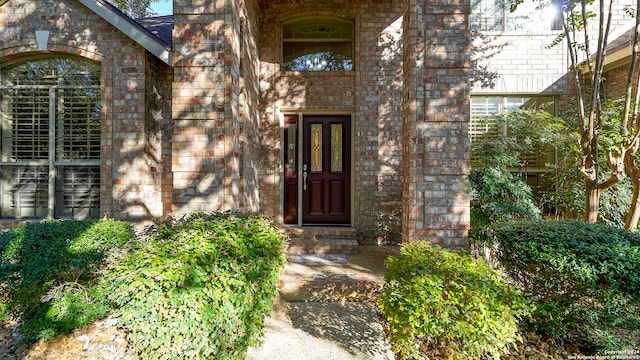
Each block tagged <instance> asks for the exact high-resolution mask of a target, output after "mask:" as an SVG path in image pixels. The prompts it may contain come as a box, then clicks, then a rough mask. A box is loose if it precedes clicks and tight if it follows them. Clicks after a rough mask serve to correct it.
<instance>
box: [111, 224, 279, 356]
mask: <svg viewBox="0 0 640 360" xmlns="http://www.w3.org/2000/svg"><path fill="white" fill-rule="evenodd" d="M285 244H286V243H285V241H284V238H283V237H282V236H281V235H280V234H279V233H278V231H277V228H276V227H275V226H274V225H273V223H272V222H270V221H268V220H266V219H264V218H261V217H259V216H257V215H244V214H231V213H224V214H222V213H218V214H210V215H204V214H198V215H192V216H190V217H188V218H185V219H183V220H180V221H177V222H172V223H166V224H163V225H161V226H160V227H159V228H158V232H157V235H155V236H151V237H150V238H149V240H148V241H141V242H139V243H138V244H137V245H136V247H135V248H133V249H132V250H131V251H129V252H128V254H127V255H126V256H125V257H124V258H123V259H122V261H121V264H120V266H119V267H117V268H115V269H113V270H112V271H111V272H110V275H109V276H108V277H107V278H106V281H105V284H104V285H105V287H106V288H107V289H108V291H109V293H110V299H111V301H113V302H114V303H115V304H116V305H117V306H118V307H120V311H119V312H120V318H121V320H122V321H123V323H124V324H125V325H126V326H127V327H128V328H129V330H131V333H130V336H131V338H132V342H133V344H134V346H135V347H136V349H137V350H138V351H139V352H140V354H141V355H142V357H143V358H147V359H205V358H206V359H242V358H243V357H244V354H245V353H246V349H247V348H248V346H249V345H252V344H256V343H257V341H258V340H259V339H260V336H261V333H262V325H263V321H264V318H265V316H267V315H268V314H269V312H270V311H271V308H272V299H273V297H274V296H275V295H276V293H277V288H276V286H277V283H278V279H279V276H280V273H281V270H282V268H283V266H284V262H285V258H284V249H285Z"/></svg>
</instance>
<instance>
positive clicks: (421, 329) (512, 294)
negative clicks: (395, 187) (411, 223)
mask: <svg viewBox="0 0 640 360" xmlns="http://www.w3.org/2000/svg"><path fill="white" fill-rule="evenodd" d="M386 266H387V268H388V270H389V271H388V272H387V274H386V275H385V281H386V285H385V287H384V289H383V293H382V295H381V297H380V298H379V300H378V305H379V307H380V309H381V311H382V313H383V315H384V316H385V318H386V319H387V320H388V322H389V327H390V330H389V331H390V333H389V337H390V340H391V343H392V347H393V349H394V351H395V352H396V353H398V354H400V356H401V357H402V358H403V359H404V358H411V357H414V358H415V357H417V355H418V350H419V347H420V345H421V344H423V343H427V342H431V343H435V344H436V345H441V346H447V347H451V348H453V349H454V350H457V351H458V352H459V353H460V354H461V355H464V356H467V357H470V358H478V357H480V356H481V355H483V354H485V353H491V354H493V355H498V354H499V352H500V350H503V349H505V348H506V347H507V346H509V345H511V344H513V343H514V342H515V341H516V340H517V339H518V337H517V335H516V333H517V325H518V321H519V319H522V318H523V317H524V316H526V315H527V314H528V312H529V307H528V305H527V302H526V300H525V299H524V298H523V297H522V296H521V295H520V294H519V293H518V292H517V291H514V290H512V289H511V288H510V287H509V286H508V285H507V283H506V282H505V281H504V279H503V278H502V277H501V276H500V275H498V274H497V273H496V272H494V271H493V270H491V269H490V268H489V266H488V265H487V264H486V263H485V262H484V261H483V260H478V259H474V258H473V257H471V256H470V255H468V254H466V253H464V252H462V251H447V250H440V249H437V248H433V247H432V246H431V245H430V244H429V243H427V242H417V243H410V244H406V245H404V246H403V247H402V249H401V252H400V254H399V255H398V256H395V257H390V258H389V259H388V260H387V261H386Z"/></svg>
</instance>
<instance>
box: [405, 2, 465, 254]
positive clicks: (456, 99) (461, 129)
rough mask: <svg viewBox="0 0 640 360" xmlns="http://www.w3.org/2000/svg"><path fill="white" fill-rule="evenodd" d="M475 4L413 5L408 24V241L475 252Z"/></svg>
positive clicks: (406, 207)
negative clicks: (471, 28) (471, 30)
mask: <svg viewBox="0 0 640 360" xmlns="http://www.w3.org/2000/svg"><path fill="white" fill-rule="evenodd" d="M468 14H469V3H468V2H466V1H464V0H462V1H456V0H453V1H446V2H443V1H437V0H409V1H408V6H407V8H406V11H405V16H404V24H405V25H404V29H405V35H404V62H403V68H404V90H403V105H404V106H403V110H402V116H403V137H402V138H403V141H402V143H403V152H402V155H403V161H402V167H403V169H402V174H403V176H402V180H403V181H402V184H403V187H402V205H403V209H402V210H403V222H402V236H403V241H405V242H407V241H415V240H428V241H430V242H432V243H436V244H440V245H443V246H447V247H465V246H467V245H468V244H467V236H468V231H469V219H470V218H469V216H470V214H469V201H470V199H469V191H468V186H469V180H468V176H469V171H470V161H469V137H468V133H469V80H468V73H469V56H468V54H469V36H468V25H467V18H468Z"/></svg>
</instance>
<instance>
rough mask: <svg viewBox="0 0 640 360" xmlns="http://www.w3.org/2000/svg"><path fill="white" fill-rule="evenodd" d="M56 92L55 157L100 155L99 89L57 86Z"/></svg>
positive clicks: (94, 157)
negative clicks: (60, 87) (58, 87)
mask: <svg viewBox="0 0 640 360" xmlns="http://www.w3.org/2000/svg"><path fill="white" fill-rule="evenodd" d="M57 94H58V99H57V101H56V103H57V110H58V111H57V113H58V122H57V156H56V157H57V159H58V160H72V159H73V160H81V159H82V160H89V159H100V94H99V92H98V91H97V90H96V89H60V90H58V92H57Z"/></svg>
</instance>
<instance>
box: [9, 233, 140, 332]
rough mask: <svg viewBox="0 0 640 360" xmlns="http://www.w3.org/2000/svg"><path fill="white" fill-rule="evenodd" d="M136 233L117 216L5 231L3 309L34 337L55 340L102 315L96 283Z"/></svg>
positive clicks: (104, 308) (103, 308)
mask: <svg viewBox="0 0 640 360" xmlns="http://www.w3.org/2000/svg"><path fill="white" fill-rule="evenodd" d="M132 237H133V235H132V232H131V229H130V226H129V225H128V224H126V223H123V222H117V221H112V220H103V221H96V220H85V221H73V220H48V221H43V222H41V223H31V224H27V225H24V226H18V227H15V228H13V229H11V230H10V231H8V232H5V233H2V234H0V288H2V289H3V291H4V292H5V299H0V301H6V302H5V304H4V305H3V306H2V308H3V309H5V310H3V312H5V311H6V312H7V313H8V314H9V315H12V316H19V317H21V319H22V321H23V330H24V331H25V332H26V333H27V334H28V335H29V337H31V338H32V339H44V340H47V339H51V338H53V337H56V336H58V335H60V334H64V333H67V332H70V331H71V330H73V329H74V328H77V327H80V326H82V325H85V324H88V323H91V322H93V321H95V320H97V319H99V318H101V317H103V316H104V315H105V314H106V313H107V312H108V311H109V309H108V307H106V306H105V305H104V304H101V303H100V302H99V301H97V299H100V298H102V294H100V293H99V292H98V291H97V290H96V289H95V288H94V287H93V285H94V284H95V281H96V277H97V276H98V270H99V268H100V266H101V265H102V264H103V261H104V259H105V256H106V255H107V253H108V251H109V250H110V249H111V248H118V247H122V246H123V245H124V244H125V243H127V242H128V241H129V240H131V239H132Z"/></svg>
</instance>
